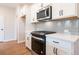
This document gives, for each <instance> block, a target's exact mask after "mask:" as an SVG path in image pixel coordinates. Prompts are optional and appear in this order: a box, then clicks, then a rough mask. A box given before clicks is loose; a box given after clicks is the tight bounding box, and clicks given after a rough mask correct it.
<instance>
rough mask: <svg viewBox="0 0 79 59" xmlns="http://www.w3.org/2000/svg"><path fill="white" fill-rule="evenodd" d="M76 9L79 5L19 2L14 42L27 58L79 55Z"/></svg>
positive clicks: (78, 19) (78, 15)
mask: <svg viewBox="0 0 79 59" xmlns="http://www.w3.org/2000/svg"><path fill="white" fill-rule="evenodd" d="M8 4H9V3H8ZM5 5H6V4H5ZM78 10H79V3H24V4H23V3H22V4H21V3H19V4H18V5H17V6H16V19H15V22H14V25H15V27H14V29H15V31H14V32H15V34H13V36H14V37H15V38H14V39H15V40H16V41H17V43H18V44H20V43H23V42H25V43H24V46H25V49H26V50H29V51H30V52H31V55H79V51H78V50H79V45H78V44H79V11H78ZM2 30H3V29H2Z"/></svg>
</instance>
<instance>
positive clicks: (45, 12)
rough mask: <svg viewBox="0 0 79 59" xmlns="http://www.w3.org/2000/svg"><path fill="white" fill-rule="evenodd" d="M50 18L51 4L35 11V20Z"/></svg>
mask: <svg viewBox="0 0 79 59" xmlns="http://www.w3.org/2000/svg"><path fill="white" fill-rule="evenodd" d="M50 19H52V6H47V7H45V8H42V9H40V10H39V11H38V12H37V20H38V21H41V20H44V21H45V20H50Z"/></svg>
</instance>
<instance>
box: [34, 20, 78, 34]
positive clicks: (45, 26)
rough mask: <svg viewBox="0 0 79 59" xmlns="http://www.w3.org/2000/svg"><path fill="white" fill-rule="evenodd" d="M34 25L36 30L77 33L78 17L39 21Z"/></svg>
mask: <svg viewBox="0 0 79 59" xmlns="http://www.w3.org/2000/svg"><path fill="white" fill-rule="evenodd" d="M34 26H35V29H36V30H49V31H55V32H64V33H66V32H68V33H70V34H78V35H79V19H76V20H63V21H49V22H39V23H37V24H36V25H34Z"/></svg>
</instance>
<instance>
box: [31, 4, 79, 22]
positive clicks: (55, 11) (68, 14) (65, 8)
mask: <svg viewBox="0 0 79 59" xmlns="http://www.w3.org/2000/svg"><path fill="white" fill-rule="evenodd" d="M48 5H50V6H52V20H56V19H63V18H71V19H73V18H77V17H78V16H79V4H78V3H36V4H33V5H32V6H31V21H32V22H38V21H37V15H36V13H37V12H38V11H39V10H40V9H41V8H44V7H46V6H48Z"/></svg>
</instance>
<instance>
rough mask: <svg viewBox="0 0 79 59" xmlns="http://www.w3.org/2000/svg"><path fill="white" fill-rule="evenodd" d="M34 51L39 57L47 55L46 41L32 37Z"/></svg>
mask: <svg viewBox="0 0 79 59" xmlns="http://www.w3.org/2000/svg"><path fill="white" fill-rule="evenodd" d="M31 47H32V50H33V51H34V52H35V53H37V54H39V55H45V54H46V53H45V41H44V39H41V38H38V37H35V36H32V45H31Z"/></svg>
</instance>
